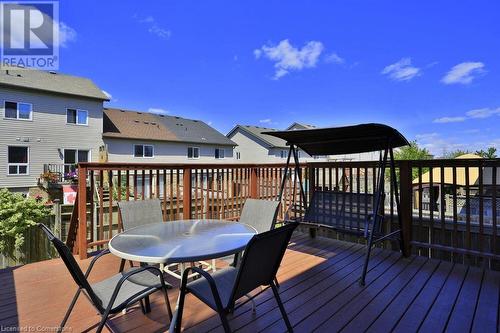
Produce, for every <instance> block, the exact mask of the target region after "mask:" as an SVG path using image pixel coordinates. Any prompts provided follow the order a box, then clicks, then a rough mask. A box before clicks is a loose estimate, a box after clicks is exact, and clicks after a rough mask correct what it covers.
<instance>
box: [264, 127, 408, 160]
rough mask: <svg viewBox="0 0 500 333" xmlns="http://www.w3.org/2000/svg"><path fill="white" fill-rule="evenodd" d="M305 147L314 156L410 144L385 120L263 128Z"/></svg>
mask: <svg viewBox="0 0 500 333" xmlns="http://www.w3.org/2000/svg"><path fill="white" fill-rule="evenodd" d="M263 134H267V135H271V136H275V137H277V138H280V139H283V140H285V141H287V142H288V144H293V145H295V146H297V147H299V148H300V149H302V150H304V151H305V152H306V153H308V154H309V155H311V156H314V155H338V154H354V153H365V152H370V151H377V150H384V149H386V148H397V147H401V146H406V145H408V144H409V143H408V140H406V138H405V137H404V136H403V135H402V134H401V133H399V132H398V131H397V130H396V129H394V128H392V127H390V126H387V125H383V124H361V125H354V126H344V127H330V128H315V129H306V130H291V131H274V132H263Z"/></svg>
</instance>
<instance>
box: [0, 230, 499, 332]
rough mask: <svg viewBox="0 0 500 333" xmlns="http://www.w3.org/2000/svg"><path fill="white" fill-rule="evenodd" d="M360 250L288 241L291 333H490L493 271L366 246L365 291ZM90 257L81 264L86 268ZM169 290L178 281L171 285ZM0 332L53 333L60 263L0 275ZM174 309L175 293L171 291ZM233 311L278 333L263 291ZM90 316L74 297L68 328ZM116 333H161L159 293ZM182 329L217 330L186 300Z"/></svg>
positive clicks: (245, 322) (77, 327)
mask: <svg viewBox="0 0 500 333" xmlns="http://www.w3.org/2000/svg"><path fill="white" fill-rule="evenodd" d="M363 255H364V248H363V247H362V246H361V245H359V244H353V243H346V242H341V241H337V240H331V239H325V238H320V237H319V238H316V239H310V238H309V237H308V236H306V235H305V234H297V235H295V236H294V238H293V240H292V243H291V244H290V246H289V248H288V250H287V253H286V255H285V258H284V260H283V263H282V265H281V268H280V270H279V274H278V280H279V281H280V283H281V287H280V294H281V297H282V300H283V302H284V305H285V308H286V310H287V312H288V314H289V317H290V321H291V322H292V325H293V326H294V329H295V331H296V332H310V331H318V332H336V331H344V332H365V331H366V332H389V331H395V332H416V331H422V332H441V331H445V330H446V331H450V332H469V331H475V332H481V333H486V332H499V324H500V323H499V316H500V312H499V310H500V305H499V300H500V272H493V271H488V270H482V269H480V268H476V267H468V266H464V265H461V264H452V263H449V262H442V261H438V260H433V259H427V258H424V257H415V256H414V257H410V258H402V257H401V256H400V254H399V253H397V252H392V251H388V250H380V249H375V250H374V253H373V257H372V260H371V261H370V269H369V273H368V275H367V283H366V286H365V287H360V286H359V284H358V283H357V280H358V278H359V275H360V271H361V266H362V263H363ZM88 264H89V260H83V261H80V265H81V266H82V268H83V269H86V267H87V265H88ZM118 267H119V259H118V258H116V257H113V256H112V255H108V256H106V257H105V258H103V259H102V261H101V262H99V263H98V264H97V266H96V267H95V270H94V271H93V273H92V275H91V277H90V279H91V281H98V280H101V279H103V278H105V277H108V276H110V275H112V274H114V273H116V271H117V270H118ZM170 282H172V283H173V284H174V285H178V283H177V281H173V280H170ZM0 284H1V286H2V288H1V289H0V300H1V303H0V327H2V328H3V330H5V329H6V328H7V329H8V328H10V327H21V328H24V327H48V328H53V327H56V326H57V325H58V324H59V322H60V320H61V319H62V317H63V315H64V312H65V310H66V309H67V307H68V305H69V302H70V300H71V297H72V296H73V293H74V292H75V289H76V287H75V284H74V283H73V282H72V280H71V276H70V275H69V273H68V272H67V271H66V268H65V267H64V265H63V263H62V262H61V261H60V260H59V259H55V260H49V261H44V262H40V263H36V264H30V265H25V266H22V267H19V268H17V269H6V270H3V271H0ZM169 296H170V301H171V303H172V305H174V304H175V300H176V297H177V290H176V289H173V290H170V293H169ZM255 301H256V304H257V309H256V313H253V312H252V310H251V306H250V304H249V303H247V304H243V305H242V306H241V307H240V308H238V309H237V310H235V312H234V314H233V315H232V317H231V318H230V325H231V328H232V329H233V330H234V331H238V332H284V331H285V325H284V323H283V321H282V320H281V316H280V313H279V310H278V308H277V304H276V302H275V300H274V298H273V297H272V293H271V291H270V290H268V291H266V292H264V293H262V294H260V295H259V296H258V297H257V298H256V299H255ZM98 321H99V317H98V316H97V315H96V311H95V310H94V309H93V308H92V306H91V305H90V304H89V303H88V302H87V300H86V299H85V298H80V299H79V301H78V303H77V306H76V307H75V310H74V312H73V314H72V316H71V317H70V320H69V322H68V325H67V326H68V331H70V330H69V328H71V331H73V332H80V331H93V330H95V327H96V325H97V323H98ZM111 324H112V327H113V328H115V329H116V331H118V332H132V331H137V332H164V331H166V329H167V327H168V324H169V323H168V317H167V314H166V310H165V306H164V302H163V300H162V297H161V295H159V294H158V295H155V296H154V297H153V299H152V312H151V313H149V314H148V315H143V314H142V312H141V311H140V308H139V307H138V306H135V307H132V308H130V309H129V310H128V312H127V314H125V315H121V314H120V315H118V316H116V317H114V318H113V319H112V320H111ZM183 326H184V330H185V331H187V332H208V331H222V328H221V327H220V322H219V319H218V317H217V316H215V315H214V312H213V311H212V310H210V309H209V308H208V307H206V306H205V305H203V304H202V303H200V302H199V301H198V300H196V299H195V298H194V297H191V296H188V298H187V300H186V309H185V315H184V320H183Z"/></svg>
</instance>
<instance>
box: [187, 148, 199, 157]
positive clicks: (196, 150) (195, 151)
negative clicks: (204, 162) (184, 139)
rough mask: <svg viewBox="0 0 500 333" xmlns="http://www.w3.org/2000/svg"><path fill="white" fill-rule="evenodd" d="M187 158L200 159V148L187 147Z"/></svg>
mask: <svg viewBox="0 0 500 333" xmlns="http://www.w3.org/2000/svg"><path fill="white" fill-rule="evenodd" d="M188 158H194V159H196V158H200V148H198V147H188Z"/></svg>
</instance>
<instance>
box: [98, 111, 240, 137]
mask: <svg viewBox="0 0 500 333" xmlns="http://www.w3.org/2000/svg"><path fill="white" fill-rule="evenodd" d="M102 136H103V137H107V138H118V139H136V140H152V141H170V142H190V143H199V144H214V145H224V146H236V145H237V144H236V143H234V142H233V141H231V140H230V139H228V138H227V137H226V136H224V135H223V134H222V133H220V132H218V131H217V130H216V129H214V128H212V127H210V126H209V125H207V124H206V123H204V122H203V121H201V120H192V119H186V118H181V117H175V116H167V115H158V114H152V113H148V112H137V111H130V110H122V109H114V108H104V115H103V134H102Z"/></svg>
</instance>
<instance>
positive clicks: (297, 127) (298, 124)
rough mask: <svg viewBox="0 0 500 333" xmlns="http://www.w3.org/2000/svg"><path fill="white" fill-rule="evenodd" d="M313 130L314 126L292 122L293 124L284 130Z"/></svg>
mask: <svg viewBox="0 0 500 333" xmlns="http://www.w3.org/2000/svg"><path fill="white" fill-rule="evenodd" d="M313 128H316V126H314V125H308V124H302V123H297V122H294V123H293V124H291V125H290V126H288V127H287V129H286V130H287V131H289V130H291V129H295V130H299V129H313Z"/></svg>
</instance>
